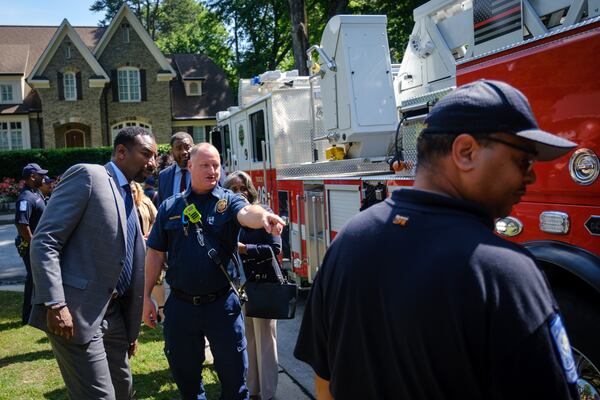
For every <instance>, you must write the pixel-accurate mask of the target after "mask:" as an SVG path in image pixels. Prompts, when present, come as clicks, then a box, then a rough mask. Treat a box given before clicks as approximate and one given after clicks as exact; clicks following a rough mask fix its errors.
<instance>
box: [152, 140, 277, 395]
mask: <svg viewBox="0 0 600 400" xmlns="http://www.w3.org/2000/svg"><path fill="white" fill-rule="evenodd" d="M188 169H189V171H190V173H191V186H190V188H188V189H187V190H186V191H185V192H183V193H178V194H176V195H174V196H172V197H170V198H168V199H167V200H165V201H164V202H163V203H162V204H161V206H160V207H159V210H158V215H157V218H156V222H155V223H154V227H153V228H152V231H151V233H150V236H149V238H148V242H147V245H148V253H147V256H146V290H145V299H144V312H143V319H144V323H146V325H148V326H150V327H154V326H155V325H156V308H155V306H154V303H153V302H152V300H151V298H150V295H151V292H152V288H153V287H154V284H155V282H156V280H157V278H158V275H159V274H160V270H161V266H162V265H163V263H164V262H165V261H167V263H168V265H169V268H168V270H167V273H166V280H167V282H168V283H169V285H170V286H171V295H170V296H169V298H168V300H167V303H166V304H165V308H164V313H165V323H164V327H163V333H164V338H165V354H166V356H167V360H168V362H169V366H170V368H171V372H172V374H173V378H174V380H175V383H176V384H177V387H178V388H179V392H180V394H181V398H182V399H184V400H187V399H190V400H191V399H194V400H196V399H206V395H205V393H204V388H203V386H202V364H203V362H204V338H205V337H206V338H207V339H208V341H209V342H210V347H211V351H212V354H213V356H214V358H215V368H216V370H217V374H218V376H219V380H220V381H221V398H222V399H224V400H231V399H247V398H248V390H247V388H246V382H245V380H246V370H247V368H248V357H247V353H246V338H245V336H244V322H243V317H242V313H241V304H240V299H239V297H238V293H237V290H236V289H235V285H233V282H232V279H235V278H237V277H238V272H236V267H235V265H234V262H233V261H234V260H233V258H234V257H235V256H234V253H235V252H236V250H237V238H238V234H239V230H240V227H241V226H246V227H249V228H265V229H266V230H267V231H268V232H273V233H274V234H276V235H278V234H279V233H280V232H281V228H282V226H283V224H284V222H283V221H282V220H281V218H279V217H278V216H276V215H274V214H272V213H270V212H267V211H266V210H265V209H264V208H262V207H261V206H260V205H250V204H248V202H247V201H246V200H245V198H244V197H243V196H241V195H237V194H233V193H232V192H231V191H229V190H226V189H223V188H222V187H220V186H218V185H217V182H218V181H219V175H220V171H221V165H220V158H219V152H218V151H217V149H216V148H215V147H213V146H212V145H211V144H209V143H201V144H198V145H195V146H194V147H193V148H192V150H191V155H190V160H189V161H188ZM167 257H168V260H166V258H167Z"/></svg>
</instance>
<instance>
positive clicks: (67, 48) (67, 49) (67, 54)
mask: <svg viewBox="0 0 600 400" xmlns="http://www.w3.org/2000/svg"><path fill="white" fill-rule="evenodd" d="M65 58H66V59H69V58H71V44H70V43H67V44H66V45H65Z"/></svg>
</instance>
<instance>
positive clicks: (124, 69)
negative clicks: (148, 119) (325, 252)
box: [117, 67, 142, 103]
mask: <svg viewBox="0 0 600 400" xmlns="http://www.w3.org/2000/svg"><path fill="white" fill-rule="evenodd" d="M130 71H135V72H137V81H138V96H139V98H138V99H131V85H130V83H129V72H130ZM120 72H126V74H125V80H126V82H127V85H125V88H126V91H127V97H128V98H127V99H121V84H120V79H119V73H120ZM117 84H118V89H119V90H118V91H119V93H118V94H119V102H120V103H139V102H141V101H142V82H140V70H139V68H135V67H122V68H119V69H118V70H117Z"/></svg>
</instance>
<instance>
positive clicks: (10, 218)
mask: <svg viewBox="0 0 600 400" xmlns="http://www.w3.org/2000/svg"><path fill="white" fill-rule="evenodd" d="M14 222H15V214H0V225H8V224H12V223H14Z"/></svg>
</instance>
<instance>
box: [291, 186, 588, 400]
mask: <svg viewBox="0 0 600 400" xmlns="http://www.w3.org/2000/svg"><path fill="white" fill-rule="evenodd" d="M492 229H493V220H492V219H491V218H490V217H489V216H488V215H487V214H486V213H485V212H484V211H483V210H482V209H481V208H479V207H478V206H477V205H475V204H472V203H467V202H464V201H461V200H457V199H452V198H449V197H445V196H441V195H436V194H433V193H427V192H423V191H418V190H414V189H402V190H398V191H396V192H394V193H393V194H392V197H391V198H388V199H387V200H385V201H384V202H382V203H380V204H377V205H375V206H373V207H371V208H369V209H368V210H366V211H364V212H361V213H359V214H358V215H357V216H356V217H354V218H353V219H352V220H351V221H350V222H349V223H348V224H347V226H346V227H345V228H344V229H343V230H342V231H341V233H340V234H339V235H338V236H337V237H336V238H335V240H334V241H333V242H332V245H331V247H330V248H329V250H328V252H327V254H326V256H325V259H324V261H323V265H322V267H321V268H320V270H319V273H318V274H317V276H316V279H315V282H314V283H313V287H312V289H311V292H310V295H309V299H308V303H307V305H306V308H305V311H304V317H303V321H302V325H301V329H300V333H299V337H298V341H297V343H296V348H295V351H294V355H295V356H296V357H297V358H298V359H300V360H303V361H305V362H307V363H308V364H310V365H311V366H312V367H313V369H314V370H315V372H316V374H317V375H319V376H320V377H321V378H323V379H325V380H328V381H330V391H331V393H332V394H333V397H334V398H335V399H340V400H343V399H412V400H414V399H511V400H514V399H533V398H536V399H546V398H547V399H550V398H551V399H571V398H573V399H575V398H577V389H576V384H575V382H576V380H577V372H576V370H575V364H574V362H573V357H572V354H571V349H570V346H569V342H568V338H567V335H566V331H565V327H564V326H563V324H562V321H561V319H560V314H559V313H558V307H557V304H556V302H555V300H554V298H553V296H552V293H551V292H550V289H549V287H548V285H547V282H546V280H545V277H544V275H543V274H542V272H541V271H540V270H539V269H538V267H537V265H536V264H535V262H534V260H533V258H532V257H531V255H530V254H529V253H528V252H527V251H526V250H525V249H524V248H523V247H521V246H520V245H517V244H514V243H511V242H509V241H506V240H504V239H502V238H500V237H498V236H496V235H494V234H493V232H492Z"/></svg>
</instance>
